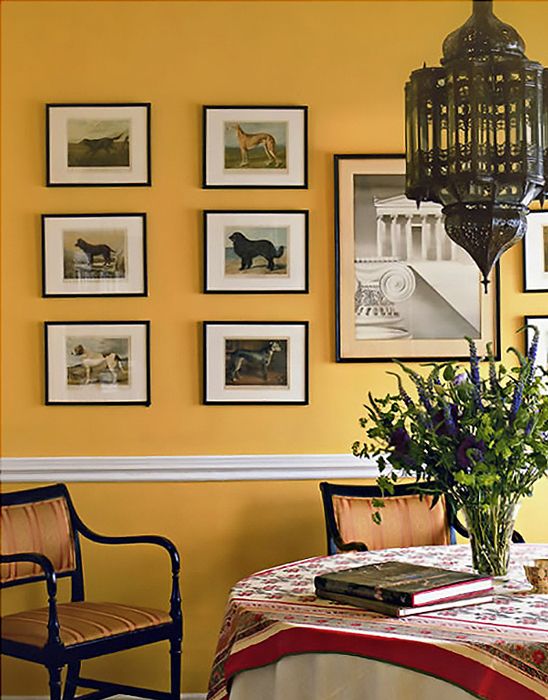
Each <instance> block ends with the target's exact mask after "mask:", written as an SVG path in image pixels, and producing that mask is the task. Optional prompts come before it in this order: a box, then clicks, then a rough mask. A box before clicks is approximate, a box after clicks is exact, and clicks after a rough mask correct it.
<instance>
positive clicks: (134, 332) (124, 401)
mask: <svg viewBox="0 0 548 700" xmlns="http://www.w3.org/2000/svg"><path fill="white" fill-rule="evenodd" d="M44 332H45V359H46V382H45V385H46V404H47V405H69V404H70V405H75V404H77V405H81V406H87V405H95V404H111V405H118V406H125V405H128V404H136V405H141V406H149V405H150V323H149V321H82V322H80V321H47V322H46V323H45V324H44Z"/></svg>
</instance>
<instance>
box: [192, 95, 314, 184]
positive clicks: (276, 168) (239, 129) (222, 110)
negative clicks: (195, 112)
mask: <svg viewBox="0 0 548 700" xmlns="http://www.w3.org/2000/svg"><path fill="white" fill-rule="evenodd" d="M307 120H308V108H307V107H303V106H297V107H237V106H205V107H204V108H203V181H202V186H203V187H204V188H217V189H220V188H246V189H251V188H261V189H271V188H277V187H282V188H286V189H297V188H301V189H303V188H306V187H308V121H307Z"/></svg>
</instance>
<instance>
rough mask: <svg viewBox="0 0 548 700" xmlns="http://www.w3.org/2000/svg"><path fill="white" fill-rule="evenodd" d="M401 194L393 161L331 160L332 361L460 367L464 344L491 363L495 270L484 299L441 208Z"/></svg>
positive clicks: (400, 170) (399, 160)
mask: <svg viewBox="0 0 548 700" xmlns="http://www.w3.org/2000/svg"><path fill="white" fill-rule="evenodd" d="M404 192H405V158H404V157H403V156H400V155H338V156H335V215H336V231H335V238H336V254H335V256H336V275H337V277H336V287H337V289H336V300H337V302H336V303H337V306H336V343H337V345H336V359H337V361H338V362H378V361H382V360H390V359H392V358H399V359H405V360H429V359H439V358H465V357H467V356H468V345H467V342H466V340H465V339H464V337H465V336H469V337H471V338H473V339H474V340H475V341H476V342H477V345H478V348H479V351H480V352H481V353H483V352H484V351H485V349H486V343H487V342H489V341H491V342H492V343H493V347H494V351H495V353H496V354H497V355H498V353H499V352H500V349H499V346H500V343H499V322H498V270H497V273H496V274H494V275H493V277H494V278H495V279H494V280H493V282H492V283H491V284H490V285H489V293H488V294H484V293H483V290H482V288H481V285H480V279H479V274H478V271H477V269H476V267H475V265H474V264H473V262H472V260H471V258H470V257H469V256H468V254H467V253H465V251H463V250H462V248H459V247H458V246H456V245H455V244H454V243H453V242H452V241H451V240H450V239H449V237H448V236H447V234H446V233H445V228H444V222H443V214H442V211H441V207H440V206H439V205H437V204H431V203H422V204H421V206H420V209H418V210H417V206H416V204H415V202H413V201H411V200H409V199H407V197H406V196H405V194H404Z"/></svg>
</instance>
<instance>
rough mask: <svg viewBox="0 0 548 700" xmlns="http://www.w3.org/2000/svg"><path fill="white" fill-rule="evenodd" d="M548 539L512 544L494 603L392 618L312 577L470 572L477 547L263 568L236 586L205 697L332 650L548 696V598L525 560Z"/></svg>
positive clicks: (489, 693) (465, 684)
mask: <svg viewBox="0 0 548 700" xmlns="http://www.w3.org/2000/svg"><path fill="white" fill-rule="evenodd" d="M536 558H548V545H538V544H537V545H532V544H520V545H513V546H512V555H511V564H510V573H509V577H508V580H507V581H505V582H503V583H500V584H499V583H498V582H497V585H496V590H495V600H494V601H493V603H486V604H482V605H476V606H470V607H464V608H453V609H448V610H442V611H438V612H435V613H427V614H422V615H413V616H411V617H408V618H403V619H394V618H389V617H385V616H381V615H378V614H376V613H373V612H369V611H366V610H361V609H359V608H354V607H350V606H346V605H342V604H340V603H335V602H332V601H327V600H321V599H319V598H317V597H316V596H315V595H314V576H316V575H317V574H320V573H325V572H328V571H337V570H339V569H344V568H350V567H352V566H361V565H363V564H370V563H376V562H379V561H386V560H399V561H407V562H412V563H415V564H425V565H432V566H440V567H443V568H447V569H454V570H457V571H472V567H471V557H470V547H469V546H468V545H452V546H448V547H415V548H406V549H389V550H382V551H378V552H350V553H344V554H337V555H335V556H331V557H317V558H314V559H307V560H304V561H299V562H293V563H290V564H285V565H283V566H279V567H276V568H273V569H268V570H266V571H261V572H259V573H257V574H254V575H253V576H250V577H249V578H246V579H243V580H242V581H240V582H239V583H238V584H236V586H235V587H234V588H233V590H232V591H231V594H230V598H229V601H228V606H227V610H226V614H225V618H224V622H223V625H222V629H221V633H220V637H219V642H218V647H217V652H216V655H215V660H214V664H213V669H212V673H211V679H210V685H209V692H208V696H207V697H208V700H225V699H226V698H228V694H229V687H230V681H231V679H232V677H233V676H234V675H235V674H236V673H239V672H241V671H245V670H248V669H252V668H257V667H259V666H264V665H266V664H270V663H274V662H276V661H278V660H279V659H280V658H282V657H283V656H287V655H290V654H302V653H308V652H323V653H325V652H332V653H344V654H352V655H357V656H363V657H365V658H369V659H378V660H380V661H384V662H388V663H392V664H396V665H398V666H403V667H406V668H410V669H413V670H415V671H419V672H422V673H426V674H429V675H432V676H435V677H438V678H441V679H442V680H445V681H447V682H449V683H452V684H454V685H457V686H459V687H461V688H463V689H464V690H466V691H468V692H470V693H472V694H474V695H476V696H477V697H480V698H485V699H486V700H540V699H541V698H542V699H543V700H544V699H546V698H548V596H547V595H537V594H532V593H531V592H530V590H531V587H530V586H529V584H528V582H527V580H526V579H525V576H524V573H523V564H524V563H527V562H530V561H531V560H533V559H536Z"/></svg>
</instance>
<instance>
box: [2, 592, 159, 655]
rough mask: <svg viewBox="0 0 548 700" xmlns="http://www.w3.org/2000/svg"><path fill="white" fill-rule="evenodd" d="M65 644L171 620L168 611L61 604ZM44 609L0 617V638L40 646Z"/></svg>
mask: <svg viewBox="0 0 548 700" xmlns="http://www.w3.org/2000/svg"><path fill="white" fill-rule="evenodd" d="M57 612H58V615H59V625H60V627H61V640H62V642H63V643H64V644H65V646H72V645H74V644H81V643H82V642H89V641H91V640H95V639H102V638H104V637H112V636H114V635H116V634H126V633H128V632H133V631H134V630H139V629H144V628H146V627H155V626H156V625H162V624H165V623H169V622H171V618H170V616H169V614H168V613H166V612H163V611H162V610H154V609H152V608H141V607H133V606H130V605H121V604H119V603H62V604H59V605H58V606H57ZM47 625H48V609H47V608H40V609H38V610H28V611H25V612H20V613H15V614H13V615H6V616H5V617H3V618H2V639H3V640H4V639H6V640H8V639H9V640H10V641H13V642H21V643H23V644H30V645H32V646H34V647H43V646H44V645H45V643H46V641H47V638H48V628H47Z"/></svg>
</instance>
